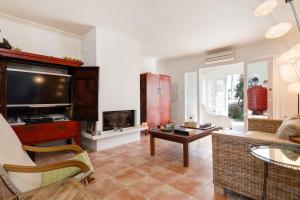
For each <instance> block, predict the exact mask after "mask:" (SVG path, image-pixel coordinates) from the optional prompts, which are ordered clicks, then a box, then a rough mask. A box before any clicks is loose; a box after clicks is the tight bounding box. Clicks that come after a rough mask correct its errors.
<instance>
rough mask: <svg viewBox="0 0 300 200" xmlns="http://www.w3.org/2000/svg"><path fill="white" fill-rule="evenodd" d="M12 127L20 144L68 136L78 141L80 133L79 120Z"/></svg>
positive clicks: (36, 142)
mask: <svg viewBox="0 0 300 200" xmlns="http://www.w3.org/2000/svg"><path fill="white" fill-rule="evenodd" d="M13 129H14V131H15V132H16V134H17V136H18V137H19V139H20V141H21V143H22V144H38V143H43V142H49V141H55V140H62V139H70V138H76V142H77V143H80V142H79V141H78V138H80V134H81V132H80V122H76V121H68V122H53V123H43V124H32V125H21V126H13ZM79 140H80V139H79ZM79 145H80V144H79Z"/></svg>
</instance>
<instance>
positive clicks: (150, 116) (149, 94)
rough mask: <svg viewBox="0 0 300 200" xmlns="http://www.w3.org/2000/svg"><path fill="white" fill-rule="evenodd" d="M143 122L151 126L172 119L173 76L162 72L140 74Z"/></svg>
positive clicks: (159, 124)
mask: <svg viewBox="0 0 300 200" xmlns="http://www.w3.org/2000/svg"><path fill="white" fill-rule="evenodd" d="M140 87H141V91H140V97H141V122H147V123H148V126H149V128H154V127H157V126H161V125H164V124H166V123H168V122H170V121H171V77H170V76H167V75H162V74H152V73H145V74H141V75H140Z"/></svg>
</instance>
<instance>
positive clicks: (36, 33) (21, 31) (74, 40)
mask: <svg viewBox="0 0 300 200" xmlns="http://www.w3.org/2000/svg"><path fill="white" fill-rule="evenodd" d="M0 29H1V30H2V33H3V36H4V38H6V39H7V40H8V41H9V42H10V44H11V45H12V46H13V47H18V48H21V49H22V50H23V51H26V52H31V53H36V54H42V55H48V56H55V57H60V58H61V57H64V56H69V57H74V58H81V37H80V36H77V35H74V34H71V33H66V32H63V31H59V30H57V29H54V28H50V27H46V26H42V25H38V24H34V23H31V22H28V21H25V20H22V19H18V18H14V17H11V16H7V15H4V14H1V13H0Z"/></svg>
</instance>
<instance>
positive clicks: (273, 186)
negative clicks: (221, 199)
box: [212, 119, 300, 200]
mask: <svg viewBox="0 0 300 200" xmlns="http://www.w3.org/2000/svg"><path fill="white" fill-rule="evenodd" d="M281 123H282V121H280V120H265V119H249V121H248V130H249V131H248V132H246V133H243V134H238V133H232V132H230V131H227V132H226V131H219V132H215V133H213V134H212V149H213V182H214V187H215V192H218V193H224V191H225V190H226V189H227V190H231V191H234V192H236V193H239V194H242V195H244V196H246V197H250V198H252V199H261V198H262V195H263V182H264V162H263V161H261V160H259V159H257V158H255V157H254V156H252V155H251V154H250V150H249V146H250V145H259V144H265V145H268V144H289V145H295V146H297V147H298V146H299V147H300V144H297V143H294V142H292V141H289V140H284V139H279V138H277V137H275V133H276V130H277V129H278V128H279V126H280V125H281ZM267 199H272V200H277V199H278V200H283V199H284V200H287V199H295V200H296V199H297V200H299V199H300V171H296V170H292V169H287V168H283V167H279V166H276V165H273V164H270V165H269V168H268V184H267Z"/></svg>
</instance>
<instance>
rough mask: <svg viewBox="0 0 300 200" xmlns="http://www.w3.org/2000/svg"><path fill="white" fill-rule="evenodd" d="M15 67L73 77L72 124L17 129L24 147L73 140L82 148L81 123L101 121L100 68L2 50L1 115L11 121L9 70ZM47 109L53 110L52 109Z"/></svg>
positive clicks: (0, 77) (18, 127)
mask: <svg viewBox="0 0 300 200" xmlns="http://www.w3.org/2000/svg"><path fill="white" fill-rule="evenodd" d="M12 63H13V64H14V65H15V64H21V65H22V66H23V67H24V66H25V67H26V66H28V70H30V69H31V67H32V66H36V67H39V68H48V69H49V68H50V69H52V68H53V69H61V70H65V71H66V72H67V74H69V75H71V82H72V84H71V85H72V87H71V106H69V108H68V109H67V110H70V112H69V114H70V120H67V121H54V122H49V123H40V124H26V125H13V126H12V127H13V129H14V130H15V132H16V134H17V135H18V137H19V139H20V141H21V142H22V144H26V145H36V144H39V143H45V142H50V141H56V140H67V141H68V142H70V139H73V140H74V142H75V143H76V144H78V145H80V144H81V141H80V140H81V127H80V123H81V121H97V120H98V79H99V67H82V65H83V63H82V62H77V61H72V60H66V59H61V58H55V57H50V56H43V55H37V54H32V53H26V52H19V51H12V50H7V49H1V48H0V113H1V114H2V115H3V116H4V117H5V118H8V117H9V116H8V115H9V109H11V108H10V107H7V68H9V66H10V65H11V64H12ZM24 109H25V110H26V108H20V109H19V108H14V114H15V113H17V114H18V111H19V112H20V113H21V110H22V112H23V111H24ZM28 109H29V108H28ZM34 109H36V110H38V109H39V108H34ZM47 109H50V110H51V107H50V108H47ZM53 109H54V108H53ZM0 135H1V133H0Z"/></svg>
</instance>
